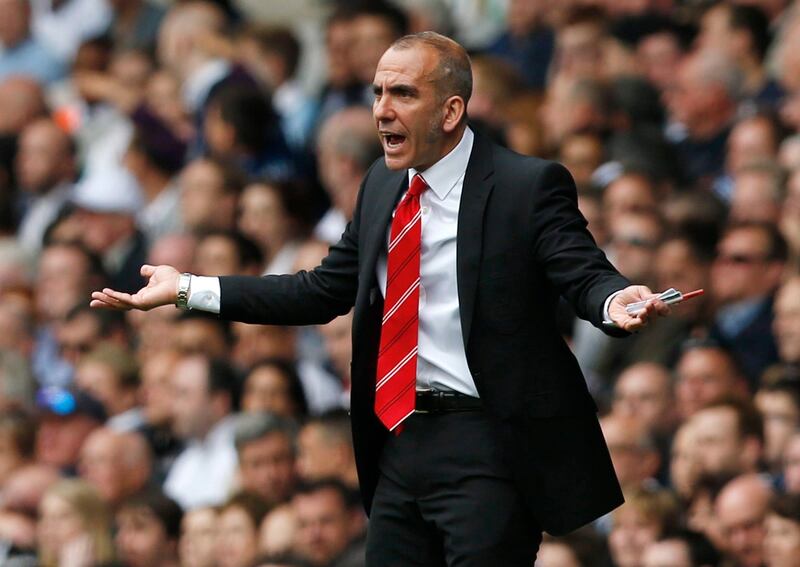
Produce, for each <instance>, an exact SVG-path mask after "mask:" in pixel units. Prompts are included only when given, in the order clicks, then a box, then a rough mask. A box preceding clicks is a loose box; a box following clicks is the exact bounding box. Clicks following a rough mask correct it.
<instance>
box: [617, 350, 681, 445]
mask: <svg viewBox="0 0 800 567" xmlns="http://www.w3.org/2000/svg"><path fill="white" fill-rule="evenodd" d="M613 409H614V414H616V415H619V416H622V417H629V418H633V419H636V420H637V421H639V422H640V423H641V424H642V425H643V426H645V427H646V428H647V429H648V430H650V431H657V430H659V429H663V428H668V427H669V426H670V423H671V421H672V418H671V413H672V395H671V392H670V377H669V373H668V372H667V371H666V369H664V368H662V367H659V366H656V365H636V366H633V367H630V368H629V369H628V370H626V371H625V372H623V373H622V374H621V375H620V376H619V378H618V379H617V383H616V385H615V387H614V408H613Z"/></svg>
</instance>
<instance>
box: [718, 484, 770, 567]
mask: <svg viewBox="0 0 800 567" xmlns="http://www.w3.org/2000/svg"><path fill="white" fill-rule="evenodd" d="M771 496H772V491H771V490H770V488H769V486H768V485H767V483H765V482H764V480H763V479H761V478H759V477H758V476H757V475H752V474H750V475H743V476H739V477H736V478H734V479H733V480H732V481H730V482H729V483H728V484H726V485H725V487H724V488H723V489H722V492H720V494H719V496H717V499H716V502H714V509H715V513H716V515H717V518H718V520H719V523H720V525H721V527H722V534H723V538H724V540H725V549H724V550H723V551H724V553H725V555H726V556H727V557H728V558H730V559H731V560H732V561H733V563H734V564H735V565H740V566H741V567H759V566H760V565H762V564H763V559H764V518H765V516H766V514H767V509H768V506H769V501H770V498H771Z"/></svg>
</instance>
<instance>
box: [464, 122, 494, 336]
mask: <svg viewBox="0 0 800 567" xmlns="http://www.w3.org/2000/svg"><path fill="white" fill-rule="evenodd" d="M493 173H494V163H493V160H492V146H491V142H489V140H487V139H486V138H484V137H483V136H481V135H479V134H478V133H477V132H476V133H475V141H474V143H473V146H472V155H471V156H470V158H469V164H468V165H467V172H466V175H465V177H464V188H463V189H462V191H461V204H460V205H459V210H458V240H457V242H456V256H457V259H456V272H457V277H458V303H459V309H460V312H461V332H462V334H463V339H464V349H465V350H467V345H468V343H469V335H470V331H471V330H472V318H473V315H474V309H475V295H476V294H477V291H478V275H479V267H480V261H481V250H482V248H483V246H482V243H483V213H484V210H485V209H486V202H487V200H488V198H489V195H490V194H491V192H492V188H493V187H494V183H493V180H492V174H493Z"/></svg>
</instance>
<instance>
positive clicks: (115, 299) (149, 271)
mask: <svg viewBox="0 0 800 567" xmlns="http://www.w3.org/2000/svg"><path fill="white" fill-rule="evenodd" d="M140 273H141V274H142V276H144V277H146V278H148V281H147V285H146V286H144V287H143V288H142V289H140V290H139V291H137V292H136V293H135V294H133V295H131V294H130V293H123V292H121V291H115V290H113V289H110V288H105V289H104V290H103V291H94V292H92V301H91V303H89V305H91V306H92V307H97V308H101V309H118V310H122V311H127V310H128V309H141V310H142V311H149V310H150V309H153V308H154V307H160V306H162V305H174V304H175V302H176V301H177V299H178V278H179V276H180V272H178V270H176V269H175V268H173V267H172V266H149V265H147V264H145V265H144V266H142V269H141V270H140Z"/></svg>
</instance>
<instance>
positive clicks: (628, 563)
mask: <svg viewBox="0 0 800 567" xmlns="http://www.w3.org/2000/svg"><path fill="white" fill-rule="evenodd" d="M613 518H614V527H613V528H612V529H611V533H610V534H609V536H608V545H609V549H610V551H611V557H612V558H613V559H614V563H615V564H616V565H618V566H619V567H636V566H639V565H641V560H642V554H643V553H644V550H645V548H646V547H647V546H648V545H650V544H651V543H652V542H653V541H655V539H656V538H657V537H658V533H659V531H660V526H659V525H658V521H656V520H654V519H653V518H648V517H646V516H645V515H644V513H642V512H641V511H640V510H637V509H636V508H633V507H631V506H623V507H622V508H620V509H619V510H617V511H615V512H614V516H613Z"/></svg>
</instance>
